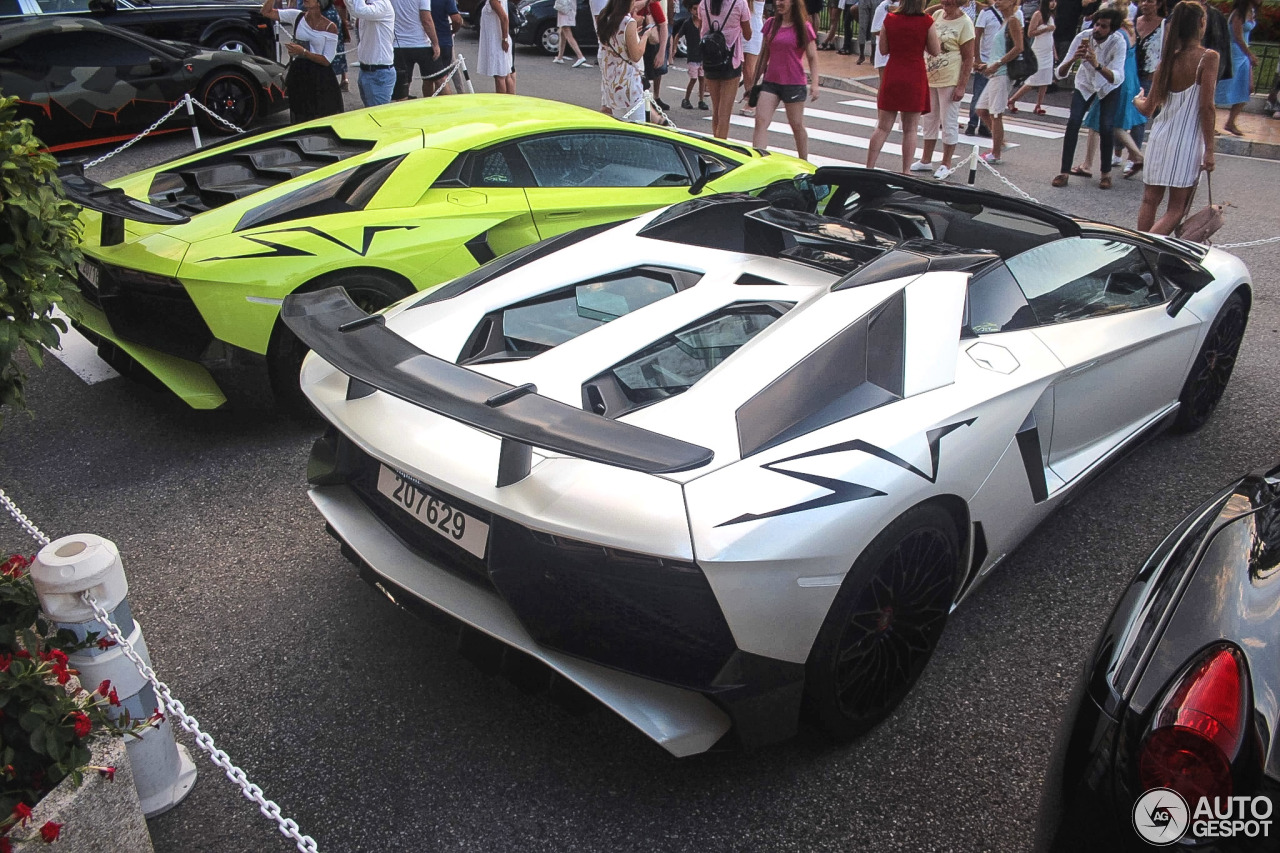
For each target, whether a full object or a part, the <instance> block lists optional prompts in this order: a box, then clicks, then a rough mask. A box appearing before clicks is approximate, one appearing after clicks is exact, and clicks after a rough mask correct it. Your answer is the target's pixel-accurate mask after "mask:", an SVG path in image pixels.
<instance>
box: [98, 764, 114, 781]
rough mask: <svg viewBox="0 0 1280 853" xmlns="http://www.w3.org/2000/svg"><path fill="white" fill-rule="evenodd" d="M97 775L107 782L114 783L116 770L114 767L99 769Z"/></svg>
mask: <svg viewBox="0 0 1280 853" xmlns="http://www.w3.org/2000/svg"><path fill="white" fill-rule="evenodd" d="M98 775H99V776H101V777H102V778H103V779H106V780H107V781H108V782H114V781H116V769H115V768H114V767H99V768H98Z"/></svg>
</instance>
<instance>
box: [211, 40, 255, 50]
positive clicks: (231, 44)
mask: <svg viewBox="0 0 1280 853" xmlns="http://www.w3.org/2000/svg"><path fill="white" fill-rule="evenodd" d="M217 49H218V50H229V51H232V52H233V53H252V52H253V51H252V50H250V49H249V45H247V44H245V43H244V42H242V41H239V40H238V39H233V40H231V41H224V42H223V43H222V44H220V45H218V47H217Z"/></svg>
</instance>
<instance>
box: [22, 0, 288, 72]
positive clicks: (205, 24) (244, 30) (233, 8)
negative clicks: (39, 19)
mask: <svg viewBox="0 0 1280 853" xmlns="http://www.w3.org/2000/svg"><path fill="white" fill-rule="evenodd" d="M261 8H262V4H261V3H253V2H237V0H0V26H4V19H6V18H15V17H18V16H22V15H51V16H52V15H58V16H61V15H67V16H70V17H77V18H84V17H88V18H92V19H93V20H95V21H98V22H99V23H103V24H110V25H112V26H113V27H121V28H123V29H126V30H133V31H134V32H136V33H142V34H143V35H147V36H151V38H156V39H163V40H165V41H184V42H190V43H192V44H198V45H201V46H203V47H207V48H213V49H217V50H239V51H243V52H246V53H256V54H257V55H259V56H265V57H268V58H270V59H275V57H276V46H275V27H274V25H273V24H272V22H271V21H269V20H267V19H266V18H264V17H262V15H261V13H260V12H259V11H258V10H259V9H261Z"/></svg>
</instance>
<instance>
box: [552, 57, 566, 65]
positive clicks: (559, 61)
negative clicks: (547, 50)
mask: <svg viewBox="0 0 1280 853" xmlns="http://www.w3.org/2000/svg"><path fill="white" fill-rule="evenodd" d="M551 61H552V62H554V63H555V64H556V65H564V57H563V56H557V57H556V58H555V59H553V60H551Z"/></svg>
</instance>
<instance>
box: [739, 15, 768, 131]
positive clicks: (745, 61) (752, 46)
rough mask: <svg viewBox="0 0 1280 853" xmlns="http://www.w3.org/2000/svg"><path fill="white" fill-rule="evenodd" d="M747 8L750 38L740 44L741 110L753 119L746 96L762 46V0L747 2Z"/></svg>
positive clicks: (749, 90) (754, 112)
mask: <svg viewBox="0 0 1280 853" xmlns="http://www.w3.org/2000/svg"><path fill="white" fill-rule="evenodd" d="M747 8H748V9H750V10H751V38H749V39H746V40H744V41H743V42H742V87H743V92H742V109H740V110H738V112H739V113H741V114H742V115H744V116H748V117H754V116H755V114H756V111H755V108H754V107H749V106H747V96H748V95H750V94H751V83H749V82H748V81H749V80H754V79H756V62H757V61H758V60H759V59H760V49H761V47H763V45H764V0H747Z"/></svg>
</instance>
